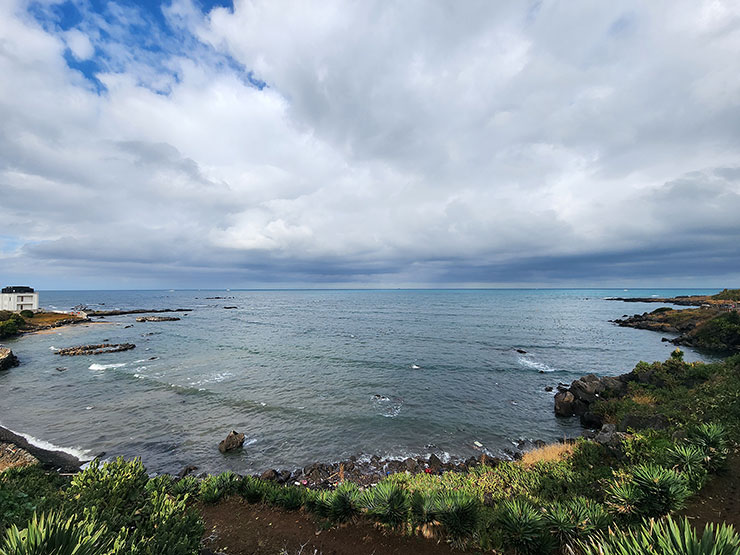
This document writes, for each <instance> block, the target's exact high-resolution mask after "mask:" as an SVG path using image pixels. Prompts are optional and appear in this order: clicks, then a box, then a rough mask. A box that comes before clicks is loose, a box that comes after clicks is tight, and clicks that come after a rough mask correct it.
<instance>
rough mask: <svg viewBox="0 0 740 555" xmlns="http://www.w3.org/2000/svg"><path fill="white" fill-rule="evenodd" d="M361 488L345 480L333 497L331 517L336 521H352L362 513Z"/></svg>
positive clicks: (330, 510)
mask: <svg viewBox="0 0 740 555" xmlns="http://www.w3.org/2000/svg"><path fill="white" fill-rule="evenodd" d="M359 501H360V490H359V488H358V487H357V486H356V485H355V484H353V483H351V482H344V483H342V484H341V485H340V486H339V487H338V488H337V489H336V490H334V495H333V496H332V499H331V508H330V509H329V517H330V518H331V519H332V520H333V521H335V522H350V521H353V520H355V519H356V518H357V517H358V516H359V514H360V505H359Z"/></svg>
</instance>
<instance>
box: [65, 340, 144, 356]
mask: <svg viewBox="0 0 740 555" xmlns="http://www.w3.org/2000/svg"><path fill="white" fill-rule="evenodd" d="M134 348H136V345H134V344H133V343H98V344H96V345H80V346H78V347H67V348H65V349H60V350H58V351H57V352H56V354H58V355H61V356H79V355H102V354H104V353H119V352H121V351H130V350H131V349H134Z"/></svg>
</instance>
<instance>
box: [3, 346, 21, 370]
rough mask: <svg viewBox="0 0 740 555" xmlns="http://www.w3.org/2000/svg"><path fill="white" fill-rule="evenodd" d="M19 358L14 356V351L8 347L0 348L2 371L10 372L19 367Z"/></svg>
mask: <svg viewBox="0 0 740 555" xmlns="http://www.w3.org/2000/svg"><path fill="white" fill-rule="evenodd" d="M18 364H19V362H18V357H16V356H15V355H14V354H13V351H11V350H10V349H8V348H6V347H0V370H8V369H9V368H12V367H13V366H18Z"/></svg>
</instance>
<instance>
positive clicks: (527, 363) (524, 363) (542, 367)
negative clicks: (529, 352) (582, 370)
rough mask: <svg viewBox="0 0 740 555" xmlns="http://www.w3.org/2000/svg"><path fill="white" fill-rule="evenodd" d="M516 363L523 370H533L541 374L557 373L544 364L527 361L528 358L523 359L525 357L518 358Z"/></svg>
mask: <svg viewBox="0 0 740 555" xmlns="http://www.w3.org/2000/svg"><path fill="white" fill-rule="evenodd" d="M518 362H519V364H521V365H522V366H524V367H525V368H532V369H534V370H538V371H541V372H557V370H556V369H555V368H553V367H552V366H548V365H547V364H545V363H544V362H537V361H536V360H529V359H528V358H525V357H519V358H518Z"/></svg>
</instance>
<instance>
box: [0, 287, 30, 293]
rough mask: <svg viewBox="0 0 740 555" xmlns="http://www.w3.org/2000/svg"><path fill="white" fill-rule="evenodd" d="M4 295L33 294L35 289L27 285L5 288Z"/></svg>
mask: <svg viewBox="0 0 740 555" xmlns="http://www.w3.org/2000/svg"><path fill="white" fill-rule="evenodd" d="M2 292H3V293H33V287H28V286H27V285H11V286H9V287H3V289H2Z"/></svg>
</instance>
